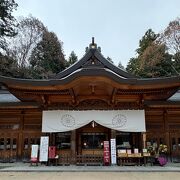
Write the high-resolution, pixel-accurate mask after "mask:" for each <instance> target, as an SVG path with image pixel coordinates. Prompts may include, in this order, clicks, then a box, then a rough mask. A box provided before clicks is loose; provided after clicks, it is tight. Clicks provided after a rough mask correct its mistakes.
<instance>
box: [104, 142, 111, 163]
mask: <svg viewBox="0 0 180 180" xmlns="http://www.w3.org/2000/svg"><path fill="white" fill-rule="evenodd" d="M109 164H110V152H109V141H104V165H106V166H107V165H109Z"/></svg>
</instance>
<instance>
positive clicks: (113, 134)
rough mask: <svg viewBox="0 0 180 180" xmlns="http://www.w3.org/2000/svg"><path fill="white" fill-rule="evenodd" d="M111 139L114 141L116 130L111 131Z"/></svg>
mask: <svg viewBox="0 0 180 180" xmlns="http://www.w3.org/2000/svg"><path fill="white" fill-rule="evenodd" d="M111 139H116V130H114V129H111Z"/></svg>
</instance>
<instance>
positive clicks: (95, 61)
mask: <svg viewBox="0 0 180 180" xmlns="http://www.w3.org/2000/svg"><path fill="white" fill-rule="evenodd" d="M89 68H90V69H93V68H95V69H103V68H104V69H109V70H110V71H112V72H114V73H116V74H117V75H118V76H120V77H122V78H135V76H133V75H131V74H129V73H128V72H126V71H125V70H123V69H121V68H118V67H117V66H115V65H114V64H112V63H111V62H110V61H109V60H107V59H106V58H105V57H104V56H103V55H102V54H101V50H100V48H99V47H98V48H97V45H96V44H95V43H94V38H93V40H92V43H91V44H90V45H89V48H87V49H86V54H85V55H84V57H83V58H82V59H81V60H79V61H78V62H76V63H75V64H73V65H72V66H70V67H69V68H67V69H65V70H64V71H62V72H60V73H58V74H57V75H56V76H55V77H54V78H56V79H61V78H64V77H66V76H67V75H69V74H71V73H73V72H76V71H77V70H78V69H79V70H83V69H89Z"/></svg>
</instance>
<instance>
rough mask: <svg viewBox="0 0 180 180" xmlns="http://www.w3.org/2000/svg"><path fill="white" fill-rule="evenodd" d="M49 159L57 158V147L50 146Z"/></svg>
mask: <svg viewBox="0 0 180 180" xmlns="http://www.w3.org/2000/svg"><path fill="white" fill-rule="evenodd" d="M48 157H49V159H55V157H56V146H49V155H48Z"/></svg>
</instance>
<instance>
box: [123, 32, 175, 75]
mask: <svg viewBox="0 0 180 180" xmlns="http://www.w3.org/2000/svg"><path fill="white" fill-rule="evenodd" d="M157 38H158V34H155V33H154V32H153V31H152V30H151V29H149V30H148V31H147V32H146V33H145V35H144V36H143V37H142V39H141V40H140V41H139V48H138V49H137V50H136V52H137V53H138V55H137V57H135V58H131V59H130V61H129V62H128V65H127V68H126V70H127V71H128V72H130V73H132V74H134V75H136V76H139V77H142V78H151V77H166V76H173V75H175V71H174V66H173V64H172V56H171V55H170V54H168V52H167V48H166V45H165V44H163V43H160V42H159V41H157Z"/></svg>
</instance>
